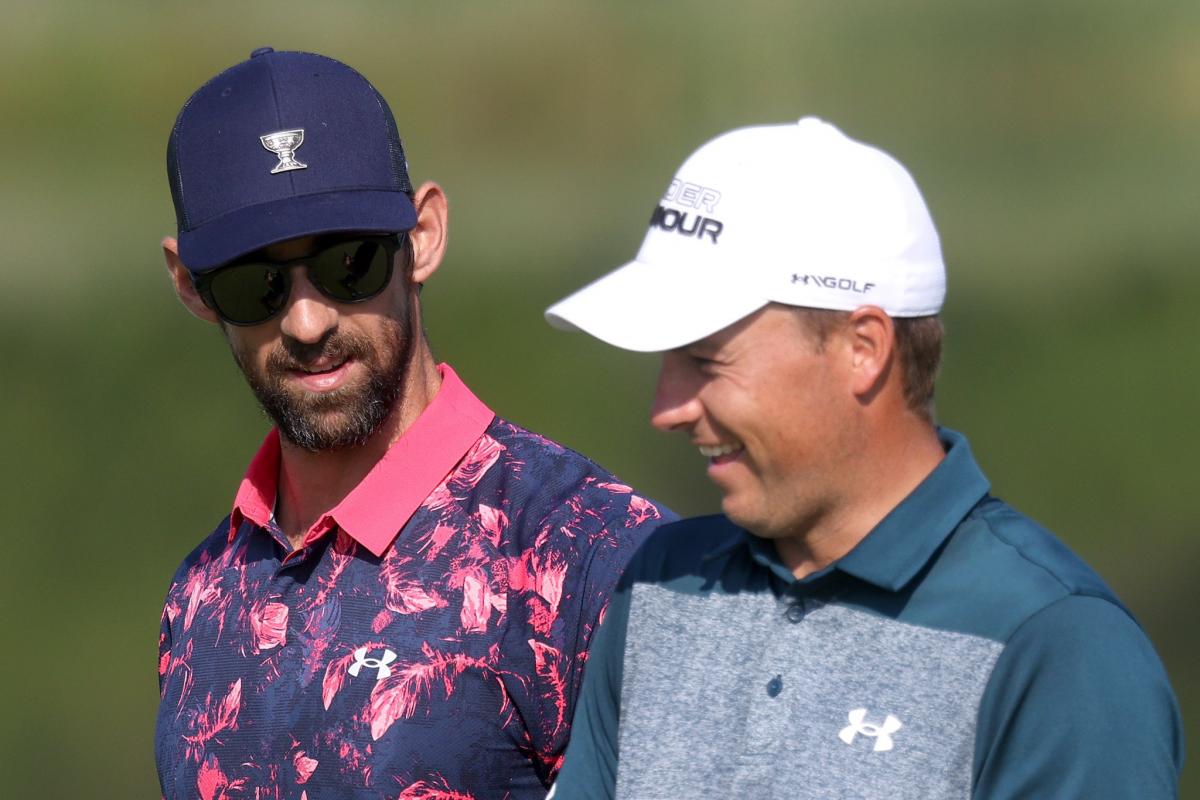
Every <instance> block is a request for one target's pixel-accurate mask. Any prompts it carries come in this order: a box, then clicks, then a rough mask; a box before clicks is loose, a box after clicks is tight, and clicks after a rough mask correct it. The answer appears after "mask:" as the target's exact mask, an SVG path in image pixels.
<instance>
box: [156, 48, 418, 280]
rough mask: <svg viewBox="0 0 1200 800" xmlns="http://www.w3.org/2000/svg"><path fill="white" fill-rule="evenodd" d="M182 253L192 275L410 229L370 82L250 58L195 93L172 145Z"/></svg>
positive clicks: (265, 51)
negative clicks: (285, 249) (272, 249)
mask: <svg viewBox="0 0 1200 800" xmlns="http://www.w3.org/2000/svg"><path fill="white" fill-rule="evenodd" d="M167 173H168V177H169V178H170V181H171V198H172V200H173V201H174V203H175V217H176V221H177V222H178V225H179V257H180V260H182V261H183V263H184V265H185V266H186V267H187V268H188V269H189V270H191V271H193V272H204V271H206V270H210V269H213V268H215V267H219V266H221V265H222V264H227V263H229V262H230V261H234V260H236V259H237V258H239V257H241V256H244V255H246V254H247V253H251V252H253V251H255V250H258V249H260V248H263V247H266V246H267V245H269V244H274V243H275V242H280V241H283V240H285V239H293V238H296V237H300V236H312V235H317V234H322V233H334V232H339V231H363V232H372V233H398V232H400V231H406V230H409V229H410V228H412V227H413V225H415V224H416V220H417V213H416V209H414V208H413V204H412V200H410V199H409V194H411V192H412V183H411V182H410V181H409V178H408V165H407V163H406V162H405V159H404V149H403V147H402V146H401V144H400V135H399V133H398V132H397V130H396V121H395V119H394V118H393V117H392V112H391V109H389V108H388V105H387V103H386V102H385V101H384V99H383V97H382V96H381V95H380V94H379V92H378V91H376V89H375V87H374V86H372V85H371V84H370V83H369V82H368V81H367V79H366V78H364V77H363V76H362V75H359V74H358V73H357V72H355V71H354V70H353V69H351V68H350V67H348V66H346V65H345V64H343V63H341V62H340V61H335V60H333V59H332V58H326V57H325V56H321V55H316V54H315V53H295V52H278V53H277V52H275V51H274V50H272V49H271V48H269V47H264V48H261V49H259V50H255V51H254V52H253V53H252V54H251V56H250V58H249V59H248V60H246V61H243V62H242V63H240V64H238V65H236V66H233V67H230V68H229V69H227V70H225V71H224V72H222V73H221V74H220V75H218V76H217V77H215V78H213V79H212V80H211V81H209V82H208V83H206V84H204V85H203V86H201V87H200V88H199V89H198V90H197V91H196V93H195V94H193V95H192V96H191V98H190V99H189V100H188V101H187V103H185V104H184V106H183V109H182V110H181V111H180V112H179V117H178V118H177V119H176V120H175V127H174V128H173V129H172V131H171V138H170V140H169V141H168V143H167Z"/></svg>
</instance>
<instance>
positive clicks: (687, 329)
mask: <svg viewBox="0 0 1200 800" xmlns="http://www.w3.org/2000/svg"><path fill="white" fill-rule="evenodd" d="M945 295H946V269H945V266H944V264H943V263H942V252H941V246H940V245H939V243H938V235H937V231H936V230H935V229H934V227H933V220H932V219H931V218H930V216H929V210H928V209H927V208H926V207H925V201H924V200H923V199H922V197H921V192H920V191H919V190H918V189H917V185H916V183H915V182H914V181H913V179H912V176H911V175H909V174H908V170H906V169H905V168H904V166H903V165H901V164H900V162H898V161H897V160H896V159H894V158H892V157H891V156H890V155H888V154H887V153H884V152H883V151H882V150H879V149H876V148H874V147H871V146H870V145H866V144H863V143H862V142H856V141H854V140H853V139H850V138H849V137H847V136H846V135H845V134H844V133H842V132H841V131H840V130H838V129H837V128H836V127H834V126H833V125H830V124H829V123H828V122H824V121H822V120H819V119H817V118H816V117H805V118H804V119H802V120H800V121H799V122H797V123H794V124H786V125H762V126H756V127H750V128H740V129H738V130H734V131H730V132H729V133H725V134H722V135H721V136H718V137H717V138H715V139H713V140H712V141H710V142H708V143H707V144H705V145H704V146H703V147H701V148H700V149H699V150H697V151H696V152H695V153H693V154H692V155H691V157H690V158H688V160H687V161H685V162H684V163H683V166H682V167H680V168H679V171H678V172H677V173H675V178H674V180H672V181H671V185H670V187H668V189H667V193H666V194H665V195H664V196H663V199H662V201H661V203H660V204H659V205H658V207H657V208H656V209H655V211H654V215H653V217H652V218H651V220H650V230H649V232H648V233H647V234H646V238H645V240H644V241H643V242H642V249H641V250H639V251H638V254H637V258H636V259H635V260H633V261H631V262H630V263H628V264H626V265H625V266H623V267H620V268H619V269H617V270H615V271H613V272H610V273H609V274H608V275H605V276H604V277H602V278H600V279H599V280H597V281H595V282H594V283H592V284H590V285H588V286H585V287H584V288H583V289H580V290H579V291H577V292H575V293H574V294H572V295H570V296H569V297H567V298H565V299H563V300H561V301H559V302H558V303H555V304H554V305H552V306H551V307H550V308H549V309H547V310H546V319H547V321H549V322H550V324H551V325H554V326H555V327H557V328H562V329H564V330H573V329H581V330H584V331H586V332H588V333H590V334H592V335H593V336H595V337H597V338H598V339H602V340H603V341H605V342H608V343H609V344H612V345H615V346H617V347H621V348H624V349H626V350H640V351H646V352H650V351H659V350H670V349H673V348H675V347H680V346H682V345H685V344H688V343H690V342H694V341H696V340H697V339H703V338H704V337H705V336H708V335H710V334H712V333H715V332H717V331H719V330H721V329H722V328H724V327H726V326H728V325H731V324H733V323H734V322H737V321H738V320H740V319H742V318H743V317H745V316H748V315H750V314H752V313H754V312H755V311H757V310H758V309H760V308H762V307H763V306H765V305H767V304H768V303H770V302H777V303H785V304H787V305H793V306H807V307H810V308H828V309H835V310H841V311H850V310H853V309H855V308H858V307H860V306H865V305H873V306H878V307H880V308H882V309H883V310H884V311H886V312H887V313H888V314H890V315H891V316H893V317H921V316H928V315H931V314H936V313H937V312H938V311H939V310H940V309H941V307H942V300H943V298H944V297H945Z"/></svg>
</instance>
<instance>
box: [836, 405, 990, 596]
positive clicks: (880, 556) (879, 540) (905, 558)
mask: <svg viewBox="0 0 1200 800" xmlns="http://www.w3.org/2000/svg"><path fill="white" fill-rule="evenodd" d="M938 439H939V440H940V441H941V443H942V447H944V448H946V457H945V458H944V459H942V462H941V463H940V464H938V465H937V467H936V468H935V469H934V470H933V472H931V473H930V474H929V477H927V478H926V479H925V480H923V481H921V483H920V484H919V485H918V486H917V488H916V489H914V490H913V491H912V493H911V494H910V495H909V496H908V497H906V498H904V500H902V501H901V502H900V505H898V506H896V507H895V508H893V509H892V510H891V512H890V513H889V514H888V515H887V516H886V517H884V518H883V519H882V520H880V522H879V524H878V525H876V526H875V528H874V529H873V530H872V531H871V532H870V533H868V534H867V536H866V538H865V539H863V540H862V541H861V542H859V543H858V545H857V546H856V547H855V548H854V549H853V550H851V551H850V552H849V553H847V554H846V555H845V556H843V557H842V558H841V560H840V561H838V562H837V563H836V567H837V568H838V569H839V570H841V571H842V572H845V573H848V574H850V575H853V576H854V577H856V578H860V579H862V580H864V581H867V582H868V583H873V584H875V585H876V586H878V587H880V588H881V589H887V590H889V591H892V592H896V591H899V590H900V589H902V588H903V587H904V586H905V585H906V584H907V583H908V582H909V581H911V580H912V579H913V578H914V577H915V576H916V574H917V573H918V572H919V571H920V570H921V568H922V567H924V566H925V565H926V564H927V563H928V562H929V559H930V558H932V557H933V554H934V552H935V551H937V549H938V548H939V547H941V546H942V543H943V542H945V541H946V539H947V537H949V536H950V534H951V533H953V532H954V529H955V528H957V527H958V524H959V523H960V522H962V521H963V518H964V517H966V516H967V514H969V513H970V512H971V509H972V508H974V507H975V506H976V505H978V504H979V501H980V500H982V499H983V498H984V497H986V496H987V493H988V489H989V488H990V487H989V484H988V480H987V478H986V477H984V474H983V472H982V471H981V470H980V469H979V465H977V464H976V463H975V458H974V456H972V455H971V446H970V445H969V444H967V439H966V437H965V436H963V435H962V434H961V433H957V432H956V431H952V430H950V429H949V428H938Z"/></svg>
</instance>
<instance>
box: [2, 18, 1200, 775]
mask: <svg viewBox="0 0 1200 800" xmlns="http://www.w3.org/2000/svg"><path fill="white" fill-rule="evenodd" d="M0 9H2V10H3V11H4V12H5V14H4V19H5V24H4V25H3V26H0V69H2V73H3V75H4V79H3V81H0V153H2V154H3V170H2V173H0V174H2V177H0V220H2V221H3V222H2V224H3V229H4V247H3V253H4V265H3V269H0V310H2V312H3V313H0V326H2V327H0V334H2V339H0V340H2V341H3V342H4V347H3V355H4V360H5V362H6V363H8V365H9V368H10V369H11V370H12V372H11V374H10V375H9V377H8V378H7V379H5V381H4V382H3V392H2V394H0V403H3V413H2V414H0V426H2V427H0V435H2V438H0V441H2V442H3V449H4V453H5V458H4V459H3V463H4V476H3V480H0V491H3V492H4V497H3V504H2V506H0V508H2V509H3V513H4V516H5V519H6V525H5V528H4V530H5V535H4V550H5V557H4V558H3V559H0V592H2V595H0V615H2V616H0V621H2V622H3V626H4V632H5V639H6V641H7V643H8V644H7V647H6V648H5V658H4V659H3V660H2V666H0V669H2V670H3V673H2V674H0V678H2V681H0V686H2V687H3V689H2V690H0V691H3V693H4V695H3V697H2V698H0V708H2V709H3V711H2V712H0V720H2V722H0V732H2V736H3V739H2V740H0V775H3V776H4V784H5V791H4V793H5V795H6V796H9V797H69V796H70V797H76V796H86V797H151V796H157V795H156V792H157V791H158V789H157V781H156V778H155V773H154V765H153V757H152V730H153V719H154V711H155V706H156V701H157V684H156V677H155V660H156V643H157V634H158V619H159V613H160V602H161V599H162V596H163V593H164V591H165V589H166V585H167V581H168V579H169V578H170V576H171V573H172V572H173V570H174V568H175V567H176V565H177V564H178V562H179V560H180V559H181V558H182V557H183V556H184V555H185V554H186V553H187V552H188V551H189V550H190V549H191V548H192V547H193V546H194V545H195V544H196V543H197V542H198V541H199V540H200V539H201V538H202V537H203V536H204V535H205V534H207V533H208V532H209V531H210V530H211V528H212V526H213V525H214V524H215V523H216V522H217V521H218V520H219V519H220V517H221V516H222V515H223V514H224V513H225V512H226V511H227V509H228V507H229V505H230V502H231V500H232V496H233V493H234V491H235V489H236V485H237V481H238V479H239V478H240V476H241V474H242V471H243V469H244V468H245V465H246V463H247V462H248V459H249V457H250V455H251V454H252V453H253V452H254V450H255V448H256V447H257V445H258V443H259V441H260V440H261V437H262V435H263V433H264V432H265V430H266V424H265V422H264V420H263V418H262V417H261V416H260V414H259V413H258V412H257V410H256V408H255V406H254V403H253V401H252V399H251V397H250V395H249V392H248V391H246V390H245V388H244V386H243V384H242V382H241V378H240V375H239V374H238V372H237V370H236V368H235V367H234V365H233V363H232V360H231V359H230V357H229V355H228V352H227V351H226V348H225V345H224V344H223V342H222V341H221V339H220V336H219V334H218V333H217V332H216V331H215V330H214V329H210V328H208V327H207V326H204V325H201V324H200V323H198V322H196V321H195V320H193V319H192V318H190V317H189V316H188V315H187V314H186V313H185V312H184V311H183V309H182V308H181V307H180V306H179V305H178V304H177V303H176V301H175V299H174V297H173V294H172V292H171V290H170V288H169V285H168V282H167V279H166V273H165V270H164V269H163V267H162V259H161V254H160V251H159V248H158V241H159V239H160V237H161V236H163V235H164V234H170V233H173V230H174V217H173V214H172V211H171V207H170V195H169V191H168V188H167V181H166V178H165V170H164V150H165V144H166V139H167V134H168V132H169V130H170V127H171V125H172V123H173V121H174V117H175V114H176V113H177V111H178V109H179V106H180V105H181V104H182V103H183V101H184V100H185V99H186V98H187V97H188V95H189V94H190V93H191V92H192V91H193V90H194V89H195V88H196V87H198V86H199V85H200V84H201V83H202V82H204V81H205V80H207V79H208V78H210V77H211V76H212V75H214V74H216V73H217V72H218V71H220V70H221V69H224V68H225V67H227V66H230V65H232V64H234V63H235V62H237V61H240V60H242V59H243V58H245V57H246V56H247V55H248V54H249V52H250V50H251V49H253V48H255V47H258V46H262V45H271V46H274V47H275V48H277V49H307V50H316V51H319V52H322V53H326V54H328V55H331V56H334V57H337V58H339V59H342V60H345V61H347V62H349V63H350V64H351V65H353V66H355V67H356V68H358V69H359V70H360V71H362V72H363V73H364V74H365V75H367V77H368V78H370V79H371V80H372V81H373V82H374V83H375V84H376V85H377V86H378V87H379V89H380V90H381V91H382V93H383V94H384V95H385V96H386V97H387V98H388V99H389V100H390V102H391V104H392V106H393V108H394V110H395V112H396V116H397V120H398V122H399V125H400V130H401V133H402V135H403V136H404V139H405V144H406V147H407V149H408V153H409V159H410V163H411V168H412V173H413V177H414V179H415V180H417V181H420V180H425V179H435V180H437V181H439V182H440V183H442V185H443V186H444V187H445V189H446V191H447V192H448V194H449V196H450V199H451V239H450V249H449V254H448V258H447V261H446V262H445V263H444V265H443V267H442V270H441V272H440V273H439V274H438V276H437V277H436V279H435V280H434V282H433V283H432V284H431V285H430V286H429V287H428V289H427V291H426V292H425V295H424V302H425V307H426V310H427V317H428V326H429V330H430V334H431V336H432V339H433V342H434V345H435V348H436V352H437V354H438V355H439V357H441V358H443V359H447V360H449V361H451V362H452V363H454V364H455V366H456V367H457V368H458V370H459V372H460V374H461V375H462V376H463V377H464V378H465V379H466V380H467V382H468V383H469V384H470V385H471V386H472V387H473V388H474V389H475V390H476V391H477V392H478V393H479V394H480V395H481V396H483V397H484V398H485V399H486V400H487V401H488V402H489V403H490V404H491V405H492V406H493V408H495V409H496V410H497V411H498V412H500V413H501V414H504V415H506V416H508V417H509V418H511V419H513V420H514V421H517V422H519V423H522V424H524V425H526V426H528V427H531V428H534V429H537V430H539V431H541V432H543V433H546V434H547V435H550V436H552V437H554V438H557V439H559V440H560V441H562V442H564V443H566V444H569V445H571V446H573V447H575V448H576V449H578V450H581V451H583V452H585V453H587V454H589V455H590V456H592V457H593V458H594V459H596V460H597V461H599V462H600V463H602V464H604V465H606V466H607V467H609V468H610V469H612V470H614V471H615V472H617V473H618V474H619V475H621V476H622V477H623V478H625V479H626V480H627V481H628V482H630V483H632V484H634V485H636V486H638V487H639V488H640V489H641V490H643V491H644V492H646V493H649V494H651V495H653V496H655V497H657V498H659V499H661V500H663V501H665V502H666V503H668V504H669V505H671V506H673V507H674V508H676V509H677V510H679V511H682V512H706V511H710V510H714V509H715V508H716V507H717V504H718V503H717V497H716V494H715V492H714V490H712V489H711V487H710V486H709V485H708V484H707V482H706V479H705V478H704V475H703V464H702V460H701V459H700V457H699V456H698V455H696V454H695V453H694V451H693V450H692V448H690V447H689V446H688V445H687V444H686V443H685V442H684V441H683V439H682V437H679V439H678V440H675V439H673V438H671V437H665V436H661V435H659V434H657V433H655V432H654V431H652V430H651V429H650V427H649V425H648V424H647V422H646V416H647V409H648V406H649V400H650V396H651V392H652V389H653V380H654V373H655V368H656V362H655V359H654V357H652V356H633V355H630V354H627V353H621V352H617V351H613V350H610V349H608V348H606V347H604V346H602V345H600V344H598V343H596V342H594V341H592V340H590V339H589V338H587V337H585V336H583V335H579V334H574V335H571V334H564V333H560V332H556V331H552V330H551V329H550V328H548V327H547V326H546V325H545V324H544V323H543V322H542V319H541V312H542V309H543V308H544V307H545V306H546V305H548V304H549V303H550V302H552V301H554V300H556V299H558V298H559V297H560V296H561V295H563V294H564V293H566V292H567V291H568V290H570V289H573V288H575V287H577V286H579V285H581V284H582V283H583V282H585V281H586V280H588V279H590V278H593V277H596V276H598V275H600V274H601V273H603V272H605V271H607V270H608V269H610V268H612V267H614V266H616V265H617V264H619V263H621V262H622V261H623V260H625V259H628V258H629V257H631V256H632V255H633V254H634V253H635V252H636V249H637V247H638V245H639V243H640V241H641V237H642V235H643V233H644V230H645V223H646V220H647V218H648V215H649V211H650V210H651V208H652V207H653V205H654V203H655V201H656V200H657V198H658V197H659V195H660V194H661V192H662V191H663V189H664V188H665V186H666V183H667V181H668V180H669V178H670V176H671V174H672V172H673V171H674V169H675V167H676V166H678V164H679V163H680V161H681V160H682V159H683V158H684V157H685V156H686V155H687V154H688V153H689V152H691V150H693V149H694V148H695V147H696V146H698V145H699V144H700V143H701V142H703V141H705V140H706V139H708V138H710V137H711V136H713V135H715V134H717V133H719V132H722V131H724V130H727V129H729V128H732V127H736V126H740V125H744V124H750V123H762V122H782V121H788V120H792V119H795V118H798V117H799V116H801V115H804V114H817V115H820V116H823V117H825V118H827V119H829V120H831V121H833V122H835V123H837V124H838V125H840V126H841V127H842V128H843V129H844V130H845V131H846V132H848V133H849V134H850V135H852V136H854V137H856V138H861V139H863V140H865V141H868V142H872V143H876V144H879V145H880V146H882V147H884V148H885V149H887V150H889V151H890V152H892V153H893V154H895V155H896V156H897V157H899V158H900V159H901V160H902V161H903V162H904V163H905V164H907V165H908V166H909V168H910V169H911V170H912V172H913V174H914V175H915V176H916V177H917V180H918V182H919V183H920V185H921V186H922V188H923V190H924V192H925V195H926V198H927V200H928V202H929V204H930V206H931V208H932V210H933V214H934V217H935V219H936V220H937V223H938V226H939V229H940V231H941V234H942V239H943V246H944V250H945V253H946V257H947V261H948V264H949V269H950V293H949V298H948V305H947V310H946V312H945V318H946V324H947V329H948V351H947V354H946V362H945V366H944V370H943V373H942V378H941V381H940V384H939V416H940V419H941V420H942V421H943V422H944V423H946V424H949V425H951V426H953V427H956V428H959V429H961V430H964V431H966V432H967V433H968V434H969V435H970V436H971V438H972V443H973V445H974V448H975V451H976V454H977V455H978V457H979V458H980V460H981V462H982V464H983V466H984V468H985V469H986V470H987V471H988V473H989V475H990V477H991V479H992V481H993V485H994V490H995V491H996V493H998V494H999V495H1001V496H1002V497H1004V498H1006V499H1007V500H1009V501H1011V502H1012V503H1014V504H1015V505H1017V506H1018V507H1020V508H1021V509H1022V510H1024V511H1026V512H1027V513H1029V514H1031V515H1032V516H1034V517H1035V518H1037V519H1039V520H1040V521H1042V522H1044V523H1045V524H1047V525H1048V526H1049V527H1051V528H1052V529H1054V530H1055V531H1057V532H1058V533H1059V534H1060V535H1061V536H1062V537H1063V538H1064V539H1066V540H1067V541H1068V542H1069V543H1070V544H1071V545H1072V546H1073V547H1075V548H1076V549H1077V550H1078V551H1079V552H1080V553H1081V554H1083V555H1084V557H1085V558H1087V559H1088V560H1089V561H1090V562H1091V563H1093V564H1094V565H1095V566H1096V567H1097V568H1098V569H1099V570H1100V571H1101V572H1102V574H1103V575H1104V576H1105V577H1106V578H1107V579H1108V580H1109V581H1110V582H1111V583H1112V584H1113V586H1114V587H1115V588H1116V589H1117V591H1118V592H1119V593H1120V594H1121V595H1122V597H1123V598H1124V599H1125V600H1126V601H1127V602H1128V604H1129V605H1130V606H1131V607H1132V608H1133V610H1134V611H1135V613H1136V614H1137V615H1138V616H1139V618H1140V619H1141V620H1142V622H1143V623H1144V625H1145V626H1146V628H1147V629H1148V630H1149V632H1150V634H1151V636H1152V638H1153V639H1154V641H1155V643H1156V645H1157V646H1158V648H1159V651H1160V653H1161V654H1162V656H1163V658H1164V660H1165V661H1166V664H1167V668H1168V670H1169V671H1170V673H1171V677H1172V680H1173V682H1174V685H1175V688H1176V690H1177V692H1178V694H1179V697H1180V700H1181V702H1182V704H1183V706H1184V710H1185V715H1186V718H1187V719H1186V721H1187V722H1189V723H1190V733H1191V736H1190V740H1191V741H1192V743H1193V744H1195V743H1196V742H1200V712H1198V710H1197V709H1198V704H1200V673H1198V672H1197V670H1196V669H1195V667H1194V664H1195V663H1196V660H1197V657H1198V656H1200V636H1198V635H1197V626H1196V624H1195V622H1194V618H1195V614H1196V609H1197V601H1198V600H1200V591H1198V590H1197V580H1196V578H1195V575H1194V572H1195V570H1196V567H1197V565H1198V564H1200V537H1198V536H1197V535H1196V534H1197V519H1198V514H1197V512H1196V510H1195V497H1196V495H1197V494H1198V493H1200V487H1198V486H1197V473H1198V470H1197V466H1196V452H1197V447H1198V445H1200V425H1198V424H1197V422H1196V418H1195V417H1196V413H1197V408H1198V407H1200V402H1198V401H1200V377H1197V374H1196V371H1197V367H1198V366H1200V344H1198V342H1197V335H1196V331H1197V325H1196V323H1195V321H1194V319H1193V314H1194V312H1195V309H1196V307H1197V301H1200V273H1198V271H1197V269H1196V262H1197V259H1198V258H1200V224H1198V222H1200V189H1198V187H1200V144H1198V142H1197V130H1198V128H1200V47H1198V46H1197V42H1198V41H1200V4H1197V3H1194V2H1188V3H1185V2H1167V1H1166V0H1143V1H1142V2H1133V1H1132V0H1130V2H1122V3H1117V2H1106V1H1105V0H1089V1H1088V2H1082V1H1080V2H1032V1H1024V0H1017V1H1015V2H967V0H910V1H909V2H903V3H899V2H895V1H894V0H855V1H853V2H851V1H850V0H845V1H843V2H786V3H785V2H778V3H772V2H757V1H752V0H747V1H744V2H739V3H717V2H678V1H676V0H665V1H663V2H658V1H656V0H643V2H614V1H610V2H606V3H600V2H580V3H554V2H504V3H471V2H451V1H447V2H441V3H422V4H417V3H404V2H357V3H344V4H341V5H339V6H336V7H335V6H333V4H326V3H315V2H306V1H302V0H296V1H294V2H268V3H230V2H208V3H182V2H157V3H150V2H145V3H141V2H124V3H87V2H82V0H79V1H77V2H44V3H32V2H30V3H22V2H11V0H10V1H9V2H3V3H0ZM1064 702H1069V698H1064ZM1194 749H1195V748H1194V747H1193V750H1194ZM1193 757H1195V753H1193ZM1183 796H1184V797H1200V770H1197V769H1195V768H1194V765H1193V769H1191V770H1190V775H1185V780H1184V790H1183Z"/></svg>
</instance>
